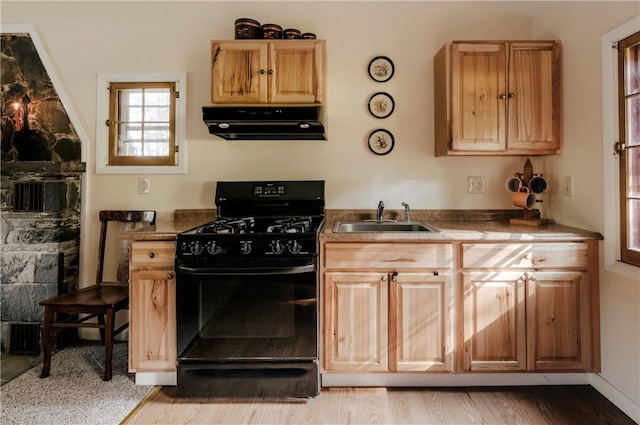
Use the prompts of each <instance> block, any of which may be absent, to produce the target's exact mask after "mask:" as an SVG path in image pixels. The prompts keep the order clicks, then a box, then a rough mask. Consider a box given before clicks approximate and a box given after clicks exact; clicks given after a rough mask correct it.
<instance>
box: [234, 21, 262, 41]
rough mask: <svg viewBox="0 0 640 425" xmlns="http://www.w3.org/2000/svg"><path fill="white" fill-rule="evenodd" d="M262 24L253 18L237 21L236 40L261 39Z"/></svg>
mask: <svg viewBox="0 0 640 425" xmlns="http://www.w3.org/2000/svg"><path fill="white" fill-rule="evenodd" d="M261 36H262V33H261V31H260V22H258V21H256V20H255V19H251V18H239V19H236V39H250V38H260V37H261Z"/></svg>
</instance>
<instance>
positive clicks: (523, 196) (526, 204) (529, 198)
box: [512, 186, 536, 210]
mask: <svg viewBox="0 0 640 425" xmlns="http://www.w3.org/2000/svg"><path fill="white" fill-rule="evenodd" d="M512 201H513V205H515V206H516V207H520V208H525V209H528V210H530V209H531V208H533V206H534V205H535V203H536V195H534V194H533V193H531V191H530V190H529V188H528V187H526V186H523V187H521V188H520V190H519V191H517V192H515V193H514V194H513V197H512Z"/></svg>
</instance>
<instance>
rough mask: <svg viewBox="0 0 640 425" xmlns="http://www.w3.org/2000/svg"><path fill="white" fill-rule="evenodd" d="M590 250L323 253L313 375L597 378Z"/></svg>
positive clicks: (439, 247)
mask: <svg viewBox="0 0 640 425" xmlns="http://www.w3.org/2000/svg"><path fill="white" fill-rule="evenodd" d="M597 243H598V241H597V240H593V241H585V242H540V243H539V242H536V243H488V242H487V243H460V242H458V243H456V242H453V243H451V244H444V243H443V244H436V243H423V244H419V243H337V242H325V243H324V244H323V245H322V250H321V252H322V255H321V262H322V269H321V275H322V277H323V281H322V285H323V286H322V297H323V306H324V309H323V320H322V328H323V356H324V357H323V361H324V362H323V366H324V370H325V372H329V373H331V372H335V373H357V372H364V373H371V372H373V373H375V372H387V373H393V372H466V373H473V372H554V371H563V372H572V371H573V372H584V371H599V369H600V357H599V346H600V340H599V326H598V320H599V316H598V250H597Z"/></svg>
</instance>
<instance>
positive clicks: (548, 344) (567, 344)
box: [527, 272, 591, 370]
mask: <svg viewBox="0 0 640 425" xmlns="http://www.w3.org/2000/svg"><path fill="white" fill-rule="evenodd" d="M527 285H528V300H529V305H528V308H529V311H530V312H531V314H530V315H529V330H528V331H529V341H528V347H529V356H528V357H529V361H530V365H529V368H530V369H536V370H559V369H567V370H571V369H586V368H587V365H588V364H589V362H590V357H589V353H590V351H589V347H590V341H591V339H590V335H591V333H590V332H589V329H590V326H591V324H590V323H588V319H587V315H586V312H587V311H588V309H589V300H588V297H586V296H585V294H588V293H589V281H588V279H587V274H586V273H580V272H536V273H535V274H533V275H532V276H531V277H530V279H529V281H528V283H527Z"/></svg>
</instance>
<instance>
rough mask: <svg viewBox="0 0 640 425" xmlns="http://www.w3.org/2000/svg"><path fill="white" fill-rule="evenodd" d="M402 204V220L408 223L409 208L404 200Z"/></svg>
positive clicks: (409, 216)
mask: <svg viewBox="0 0 640 425" xmlns="http://www.w3.org/2000/svg"><path fill="white" fill-rule="evenodd" d="M402 206H403V207H404V221H406V222H407V223H408V222H410V221H411V208H410V207H409V204H407V203H406V202H403V203H402Z"/></svg>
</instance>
